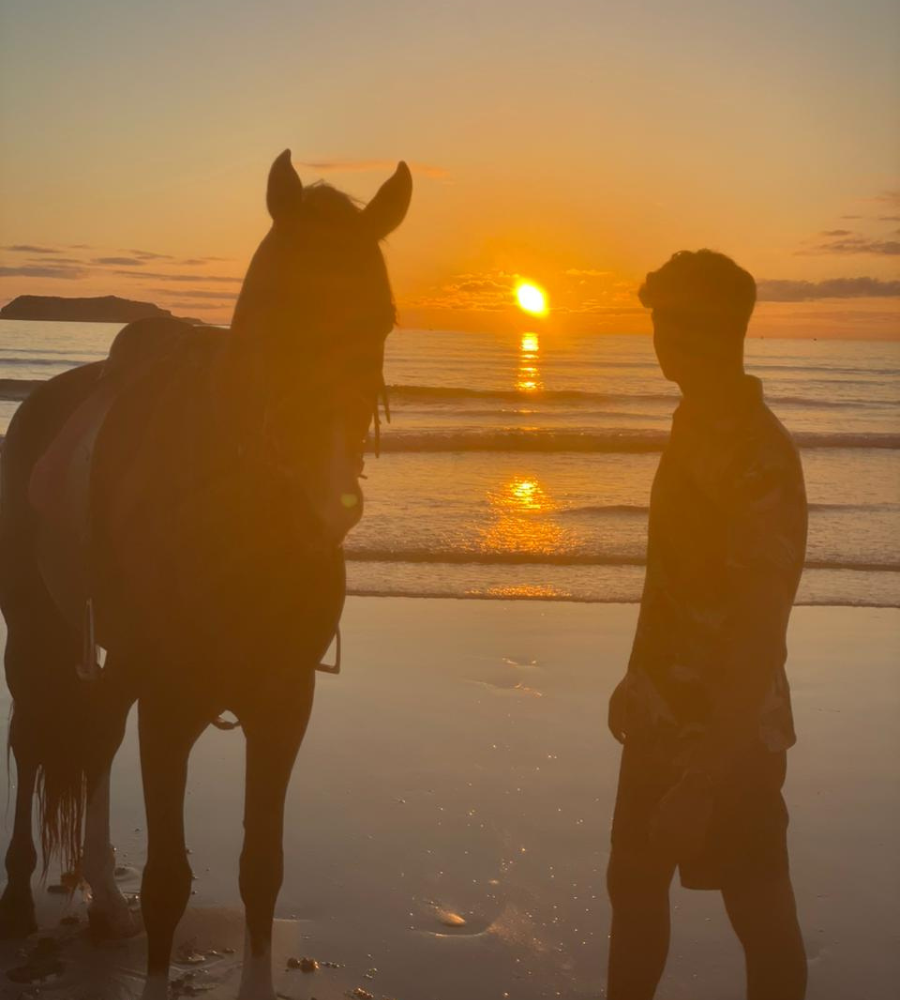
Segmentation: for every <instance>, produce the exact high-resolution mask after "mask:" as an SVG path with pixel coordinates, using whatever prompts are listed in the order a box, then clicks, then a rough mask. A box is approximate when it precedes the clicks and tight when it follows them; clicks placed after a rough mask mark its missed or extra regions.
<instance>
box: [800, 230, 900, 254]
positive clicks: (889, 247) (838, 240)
mask: <svg viewBox="0 0 900 1000" xmlns="http://www.w3.org/2000/svg"><path fill="white" fill-rule="evenodd" d="M823 236H824V237H826V238H825V239H821V237H823ZM819 237H820V238H819V239H818V242H816V243H814V244H813V245H811V246H809V247H806V248H805V249H803V250H797V251H796V253H798V254H842V255H846V254H878V255H880V256H887V257H895V256H897V255H900V241H897V240H880V239H877V238H875V237H871V236H863V235H861V234H860V233H853V232H848V231H847V230H843V229H832V230H830V231H827V232H824V233H820V234H819Z"/></svg>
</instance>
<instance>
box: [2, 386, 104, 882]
mask: <svg viewBox="0 0 900 1000" xmlns="http://www.w3.org/2000/svg"><path fill="white" fill-rule="evenodd" d="M37 402H38V401H37V400H33V399H29V400H26V402H25V403H23V404H22V406H21V407H20V409H19V411H18V412H17V413H16V414H15V416H14V418H13V421H12V423H11V424H10V428H9V432H8V433H7V435H6V438H5V440H4V442H3V451H2V456H0V609H2V611H3V616H4V618H5V619H6V625H7V641H6V654H5V667H6V679H7V683H8V686H9V690H10V694H11V695H12V701H13V705H12V718H11V720H10V727H9V742H8V748H7V750H8V751H9V750H11V751H12V753H13V754H14V755H15V758H16V766H17V771H18V774H19V779H20V780H22V775H23V774H27V773H28V772H29V770H30V769H31V768H36V769H37V775H36V789H37V794H38V800H39V808H40V829H41V848H42V860H43V875H44V876H46V874H47V869H48V868H49V865H50V863H51V861H52V860H54V859H55V858H57V857H58V858H59V860H60V862H61V864H62V866H63V869H64V870H74V869H76V868H77V867H78V863H79V858H80V853H81V841H82V829H83V820H84V814H85V806H86V798H87V774H88V763H89V761H90V759H91V755H92V754H93V753H95V747H94V745H95V743H96V742H97V740H98V739H99V738H100V734H99V733H98V731H97V730H98V729H99V728H100V727H98V726H96V725H92V720H91V715H92V711H91V702H92V701H93V698H92V692H91V690H90V689H91V688H92V687H93V685H91V684H86V683H84V682H83V681H81V680H80V679H79V677H78V672H77V667H78V663H79V658H80V656H81V654H82V649H81V639H80V635H79V633H78V631H77V630H76V629H74V628H72V626H71V625H69V624H68V622H66V621H65V620H64V619H63V617H62V616H61V614H60V612H59V610H58V609H57V607H56V605H55V604H54V603H53V601H52V599H51V597H50V595H49V594H48V592H47V589H46V587H45V586H44V583H43V580H42V579H41V575H40V572H39V570H38V566H37V559H36V541H37V520H36V517H35V514H34V512H33V510H32V509H31V507H30V505H29V503H28V497H27V489H28V480H29V476H30V470H31V465H32V461H31V458H32V456H33V454H34V450H35V447H36V444H37V443H38V442H37V441H36V440H35V439H36V438H40V436H41V435H40V434H39V433H38V434H36V433H35V431H34V427H35V424H37V427H38V430H41V429H42V428H41V426H40V421H34V420H31V419H29V412H28V411H29V410H31V409H32V406H33V404H34V403H37ZM45 402H46V401H45ZM51 402H52V400H51ZM33 415H34V416H42V417H43V420H44V422H46V419H47V418H46V412H42V408H38V413H34V414H33Z"/></svg>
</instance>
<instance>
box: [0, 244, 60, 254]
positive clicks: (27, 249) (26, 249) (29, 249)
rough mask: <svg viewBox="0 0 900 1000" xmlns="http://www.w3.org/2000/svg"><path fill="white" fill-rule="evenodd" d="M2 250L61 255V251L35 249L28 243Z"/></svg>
mask: <svg viewBox="0 0 900 1000" xmlns="http://www.w3.org/2000/svg"><path fill="white" fill-rule="evenodd" d="M3 249H4V250H11V251H12V252H13V253H61V252H62V251H61V250H54V249H53V247H36V246H32V245H31V244H30V243H16V244H14V245H13V246H11V247H4V248H3Z"/></svg>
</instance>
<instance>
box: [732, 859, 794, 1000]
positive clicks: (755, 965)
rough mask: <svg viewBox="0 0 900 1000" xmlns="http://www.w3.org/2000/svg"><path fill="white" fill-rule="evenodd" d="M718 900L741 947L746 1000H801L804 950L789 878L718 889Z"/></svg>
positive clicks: (786, 875) (786, 874)
mask: <svg viewBox="0 0 900 1000" xmlns="http://www.w3.org/2000/svg"><path fill="white" fill-rule="evenodd" d="M722 898H723V899H724V901H725V909H726V911H727V912H728V918H729V920H730V921H731V926H732V927H733V928H734V930H735V933H736V934H737V936H738V938H739V939H740V942H741V944H742V945H743V947H744V955H745V956H746V961H747V1000H802V998H803V997H804V996H805V995H806V950H805V948H804V946H803V935H802V934H801V932H800V925H799V923H798V922H797V907H796V904H795V902H794V890H793V888H792V886H791V879H790V875H789V874H788V873H787V872H784V873H783V874H780V875H778V876H777V877H775V878H772V879H764V880H752V881H748V882H745V883H743V884H742V885H741V886H740V888H736V887H729V888H727V889H726V888H723V889H722Z"/></svg>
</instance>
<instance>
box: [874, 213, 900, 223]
mask: <svg viewBox="0 0 900 1000" xmlns="http://www.w3.org/2000/svg"><path fill="white" fill-rule="evenodd" d="M878 221H879V222H900V215H879V216H878Z"/></svg>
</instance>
